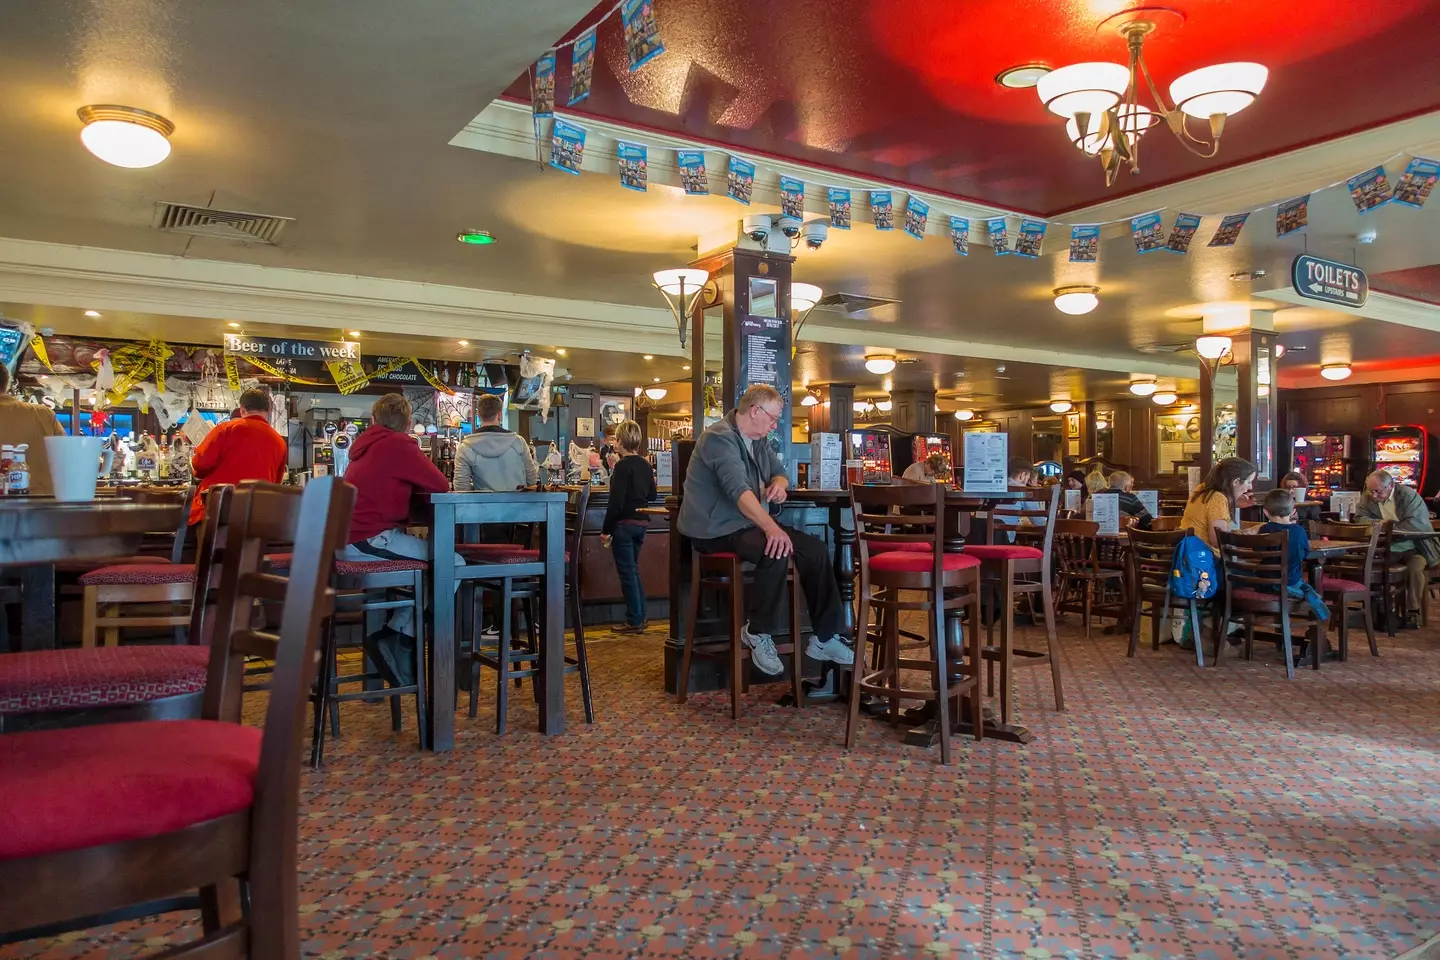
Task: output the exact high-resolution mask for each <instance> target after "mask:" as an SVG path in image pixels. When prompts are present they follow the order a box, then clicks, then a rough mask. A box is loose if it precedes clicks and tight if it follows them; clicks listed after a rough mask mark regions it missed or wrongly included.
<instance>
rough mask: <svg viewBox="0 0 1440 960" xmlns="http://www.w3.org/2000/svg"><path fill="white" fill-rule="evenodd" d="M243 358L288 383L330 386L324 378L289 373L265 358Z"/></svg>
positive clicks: (253, 365)
mask: <svg viewBox="0 0 1440 960" xmlns="http://www.w3.org/2000/svg"><path fill="white" fill-rule="evenodd" d="M241 359H243V360H244V361H245V362H246V363H248V364H250V365H251V366H252V367H256V368H257V369H260V370H263V371H264V372H265V373H268V374H270V376H272V377H279V378H280V379H281V380H284V381H285V382H286V383H299V384H302V385H304V386H307V387H326V386H329V384H327V383H325V381H323V380H307V379H306V378H305V377H297V376H293V375H292V374H288V373H286V372H285V371H283V370H281V369H280V368H278V367H275V366H272V365H271V364H269V363H266V362H265V361H264V360H260V359H257V358H256V357H242V358H241Z"/></svg>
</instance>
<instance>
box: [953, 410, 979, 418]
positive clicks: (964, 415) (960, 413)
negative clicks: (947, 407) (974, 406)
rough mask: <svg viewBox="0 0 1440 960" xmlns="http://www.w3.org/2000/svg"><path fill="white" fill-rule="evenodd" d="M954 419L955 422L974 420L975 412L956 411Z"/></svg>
mask: <svg viewBox="0 0 1440 960" xmlns="http://www.w3.org/2000/svg"><path fill="white" fill-rule="evenodd" d="M955 419H956V420H974V419H975V411H974V410H956V411H955Z"/></svg>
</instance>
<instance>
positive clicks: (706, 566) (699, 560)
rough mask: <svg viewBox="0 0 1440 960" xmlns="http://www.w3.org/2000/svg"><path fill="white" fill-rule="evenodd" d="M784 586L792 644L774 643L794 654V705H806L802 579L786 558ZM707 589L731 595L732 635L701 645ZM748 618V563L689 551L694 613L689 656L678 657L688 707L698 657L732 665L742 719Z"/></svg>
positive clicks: (736, 710)
mask: <svg viewBox="0 0 1440 960" xmlns="http://www.w3.org/2000/svg"><path fill="white" fill-rule="evenodd" d="M785 563H786V567H787V568H788V569H787V570H786V573H785V582H786V585H787V586H788V587H789V593H790V642H789V643H777V644H775V652H776V653H780V654H786V653H788V654H789V655H790V692H791V695H792V696H793V697H794V699H795V706H796V707H802V706H804V705H805V690H804V687H803V686H802V680H803V679H804V673H805V644H804V640H803V639H802V638H801V636H800V603H801V598H800V578H799V577H798V576H797V575H796V571H795V559H794V557H788V558H786V561H785ZM706 587H708V588H710V589H711V590H715V591H719V592H722V593H725V594H727V599H728V601H729V602H728V603H727V604H726V606H727V607H728V608H729V611H730V616H729V633H728V635H727V636H726V637H725V638H724V639H715V640H706V641H703V642H700V641H697V640H696V637H695V631H696V629H697V628H698V626H699V620H700V591H701V590H702V589H705V588H706ZM745 624H746V619H745V561H743V560H741V559H740V555H739V554H735V553H700V552H699V551H698V550H693V549H692V550H691V551H690V610H689V612H688V613H687V614H686V615H685V652H684V654H683V655H682V656H681V658H680V683H679V687H680V689H679V691H678V693H677V695H676V699H677V701H678V702H680V703H684V702H685V700H686V698H687V697H688V696H689V695H690V664H691V661H692V659H693V658H694V657H702V658H705V659H710V660H724V661H727V662H728V663H729V664H730V673H729V684H730V719H731V720H739V719H740V694H741V693H744V692H745V691H746V690H749V689H750V673H749V670H748V669H747V667H746V665H745V662H746V661H747V660H749V659H750V650H749V648H748V647H746V646H745V644H744V642H743V641H742V640H741V638H740V632H741V630H742V629H744V627H745Z"/></svg>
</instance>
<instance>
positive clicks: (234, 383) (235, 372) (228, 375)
mask: <svg viewBox="0 0 1440 960" xmlns="http://www.w3.org/2000/svg"><path fill="white" fill-rule="evenodd" d="M225 382H226V383H227V384H229V386H230V389H231V390H239V389H240V364H239V362H238V361H237V359H236V358H235V357H234V356H232V355H231V354H228V353H227V354H225Z"/></svg>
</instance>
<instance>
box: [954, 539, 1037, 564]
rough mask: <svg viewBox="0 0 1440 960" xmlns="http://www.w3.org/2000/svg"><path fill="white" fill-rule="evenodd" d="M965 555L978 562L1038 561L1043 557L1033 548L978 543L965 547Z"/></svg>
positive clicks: (1009, 544) (1007, 544) (1006, 544)
mask: <svg viewBox="0 0 1440 960" xmlns="http://www.w3.org/2000/svg"><path fill="white" fill-rule="evenodd" d="M965 553H967V554H968V555H970V556H972V557H975V558H976V559H979V560H1040V559H1043V558H1044V556H1045V555H1044V554H1043V553H1041V552H1040V551H1039V550H1038V549H1037V548H1035V547H1022V546H1016V545H1015V544H1013V543H980V544H976V545H974V546H966V547H965Z"/></svg>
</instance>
